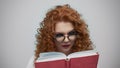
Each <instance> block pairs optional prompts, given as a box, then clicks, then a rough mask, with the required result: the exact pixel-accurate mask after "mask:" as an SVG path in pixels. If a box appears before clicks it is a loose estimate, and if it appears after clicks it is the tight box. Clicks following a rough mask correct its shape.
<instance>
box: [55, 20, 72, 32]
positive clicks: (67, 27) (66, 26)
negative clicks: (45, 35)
mask: <svg viewBox="0 0 120 68" xmlns="http://www.w3.org/2000/svg"><path fill="white" fill-rule="evenodd" d="M73 29H74V27H73V25H72V23H71V22H63V21H62V22H57V23H56V25H55V32H62V33H67V32H69V31H71V30H73Z"/></svg>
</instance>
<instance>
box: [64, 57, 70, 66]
mask: <svg viewBox="0 0 120 68" xmlns="http://www.w3.org/2000/svg"><path fill="white" fill-rule="evenodd" d="M65 65H66V68H70V59H68V58H66V64H65Z"/></svg>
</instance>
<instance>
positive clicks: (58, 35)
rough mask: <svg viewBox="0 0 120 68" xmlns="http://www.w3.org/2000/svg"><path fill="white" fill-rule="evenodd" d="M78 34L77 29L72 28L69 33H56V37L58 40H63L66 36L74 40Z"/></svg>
mask: <svg viewBox="0 0 120 68" xmlns="http://www.w3.org/2000/svg"><path fill="white" fill-rule="evenodd" d="M76 35H77V32H76V31H75V30H72V31H70V32H69V33H67V35H64V34H63V33H58V34H55V36H54V38H55V39H56V41H58V42H63V41H64V40H65V38H66V37H67V39H68V40H69V41H72V40H74V39H75V38H76Z"/></svg>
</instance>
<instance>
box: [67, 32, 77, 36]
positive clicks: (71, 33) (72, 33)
mask: <svg viewBox="0 0 120 68" xmlns="http://www.w3.org/2000/svg"><path fill="white" fill-rule="evenodd" d="M76 34H77V32H76V31H71V32H69V33H68V35H76Z"/></svg>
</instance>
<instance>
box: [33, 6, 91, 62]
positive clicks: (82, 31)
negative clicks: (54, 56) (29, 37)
mask: <svg viewBox="0 0 120 68" xmlns="http://www.w3.org/2000/svg"><path fill="white" fill-rule="evenodd" d="M59 21H67V22H71V23H72V25H73V26H74V29H75V31H77V32H78V35H77V38H76V41H75V44H74V46H73V47H72V52H77V51H83V50H91V49H93V48H92V42H91V40H90V38H89V31H88V28H87V27H88V26H87V25H86V23H85V22H84V21H83V20H82V19H81V15H80V14H79V13H78V12H77V11H76V10H74V9H73V8H71V7H70V6H69V5H68V4H67V5H63V6H61V5H59V6H56V7H55V8H53V9H51V10H50V11H48V13H47V14H46V17H45V18H44V20H43V21H42V22H41V24H40V28H38V34H37V35H36V39H37V44H36V50H35V57H36V58H35V60H36V59H37V58H38V57H39V54H40V53H42V52H50V51H56V46H55V43H54V38H53V37H54V34H55V24H56V23H57V22H59Z"/></svg>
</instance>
